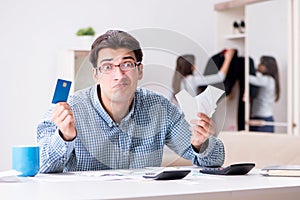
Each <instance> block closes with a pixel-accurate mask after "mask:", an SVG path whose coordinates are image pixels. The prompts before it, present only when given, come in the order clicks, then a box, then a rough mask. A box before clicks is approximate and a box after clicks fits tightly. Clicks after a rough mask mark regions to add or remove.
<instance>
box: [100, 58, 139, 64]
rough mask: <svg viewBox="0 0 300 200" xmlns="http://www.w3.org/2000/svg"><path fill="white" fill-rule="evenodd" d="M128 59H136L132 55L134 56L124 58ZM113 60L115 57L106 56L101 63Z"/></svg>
mask: <svg viewBox="0 0 300 200" xmlns="http://www.w3.org/2000/svg"><path fill="white" fill-rule="evenodd" d="M127 59H132V60H135V59H134V57H132V56H125V57H123V58H122V60H127ZM112 60H113V58H104V59H103V60H101V61H100V63H103V62H108V61H112Z"/></svg>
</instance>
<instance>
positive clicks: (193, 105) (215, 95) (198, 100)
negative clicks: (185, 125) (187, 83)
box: [175, 85, 224, 123]
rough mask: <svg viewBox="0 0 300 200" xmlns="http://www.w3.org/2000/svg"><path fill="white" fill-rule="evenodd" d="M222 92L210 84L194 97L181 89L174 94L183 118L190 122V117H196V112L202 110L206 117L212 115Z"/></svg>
mask: <svg viewBox="0 0 300 200" xmlns="http://www.w3.org/2000/svg"><path fill="white" fill-rule="evenodd" d="M223 93H224V91H223V90H220V89H218V88H216V87H213V86H211V85H209V86H207V88H206V89H205V91H204V92H202V93H201V94H199V95H198V96H196V97H192V96H191V95H190V94H189V93H188V92H187V91H186V90H184V89H183V90H181V91H180V92H179V93H177V94H176V95H175V97H176V99H177V101H178V103H179V106H180V108H181V110H182V111H183V113H184V114H185V119H186V120H187V121H188V122H189V123H190V121H191V120H192V119H197V113H198V112H202V113H204V114H206V115H207V116H208V117H212V115H213V114H214V112H215V111H216V108H217V102H218V100H219V98H220V97H221V96H222V94H223Z"/></svg>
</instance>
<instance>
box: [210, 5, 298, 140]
mask: <svg viewBox="0 0 300 200" xmlns="http://www.w3.org/2000/svg"><path fill="white" fill-rule="evenodd" d="M264 2H266V3H264ZM295 2H297V1H295V0H287V1H283V0H278V1H270V0H232V1H224V2H222V3H218V4H216V5H215V6H214V8H215V11H216V13H217V20H218V21H217V27H218V33H217V45H218V48H219V49H224V48H236V49H237V50H238V54H239V56H245V57H246V58H247V57H249V52H250V53H251V57H252V56H254V57H252V58H256V59H257V60H256V61H258V58H259V55H260V56H261V55H263V54H265V53H266V54H267V55H268V54H269V55H274V56H275V58H276V60H277V62H278V64H279V73H280V75H281V76H282V77H281V80H282V83H281V87H282V88H283V90H282V94H281V95H282V96H281V99H280V101H279V103H278V102H277V103H276V107H278V108H276V109H275V110H274V112H275V114H277V115H275V116H277V119H278V120H279V121H277V120H276V117H275V120H276V121H275V122H274V125H275V126H279V127H280V126H281V127H282V128H278V130H279V132H280V133H288V134H291V133H292V132H293V131H294V130H295V129H294V130H293V128H294V127H293V126H294V122H293V121H294V119H296V120H297V117H292V115H293V113H294V112H295V111H293V110H292V108H291V105H292V104H293V99H294V94H295V92H292V91H291V90H292V89H291V88H293V87H292V86H293V84H292V83H293V81H292V77H293V74H292V73H291V71H292V64H291V63H292V61H291V60H292V59H293V58H292V57H295V54H294V53H293V50H291V46H293V45H292V41H291V38H292V34H291V33H292V31H293V28H292V27H291V26H292V25H290V27H287V26H286V27H285V26H284V25H286V24H289V23H291V21H292V18H293V16H292V14H291V12H290V11H291V8H292V7H293V6H292V5H293V4H295ZM256 3H262V4H260V5H258V4H256ZM250 4H253V5H250ZM280 5H281V6H280ZM287 7H288V9H287V10H286V8H287ZM254 8H255V9H254ZM274 10H276V11H277V10H281V11H282V12H281V13H278V14H277V15H276V16H273V13H274ZM254 12H255V13H254ZM292 13H294V12H292ZM285 18H288V19H287V21H281V20H282V19H285ZM241 20H243V21H244V22H245V24H246V28H245V32H244V33H237V32H236V31H235V30H234V28H233V22H234V21H236V22H238V23H239V22H240V21H241ZM268 20H269V21H268ZM294 20H295V17H294ZM274 21H276V23H273V22H274ZM277 22H279V23H277ZM282 22H283V24H282ZM266 24H267V26H266ZM268 26H269V27H268ZM276 26H277V27H276ZM280 26H283V28H281V29H280ZM247 28H248V30H247ZM268 28H270V29H268ZM272 30H273V34H270V31H272ZM274 30H275V31H274ZM279 32H284V33H279ZM285 32H289V33H288V34H287V33H285ZM278 33H279V34H286V35H287V38H289V39H287V38H285V39H286V40H281V38H280V36H279V37H278V36H276V35H279V34H278ZM257 38H259V40H258V41H257V40H256V39H257ZM266 41H272V42H266ZM275 41H276V42H277V44H276V43H275ZM259 42H260V43H261V44H258V43H259ZM278 42H280V43H278ZM280 44H281V48H280V47H279V48H280V49H281V50H276V48H278V46H280ZM285 45H286V46H285ZM283 46H284V48H282V47H283ZM257 47H258V48H257ZM282 51H284V52H286V54H284V55H285V57H283V56H282V54H280V53H282ZM289 56H291V57H289ZM246 60H247V59H246ZM257 64H258V63H257V62H255V67H256V65H257ZM245 67H246V68H245V79H246V80H245V82H246V83H248V74H249V64H248V62H246V63H245ZM245 87H246V88H245V91H249V84H245ZM237 96H238V94H235V99H232V100H230V101H227V110H230V113H227V116H226V118H229V119H230V120H228V119H226V120H227V121H226V122H225V125H224V129H225V130H232V129H228V127H232V126H233V125H234V124H236V121H237V120H236V110H237V109H236V107H237V102H236V101H237V100H236V98H237ZM245 99H246V103H245V119H246V122H247V124H246V126H245V127H246V130H248V123H249V115H250V106H249V98H248V94H246V98H245ZM279 107H280V108H282V107H286V108H287V109H285V111H284V112H282V110H281V111H280V108H279ZM297 108H298V107H297ZM298 110H299V109H297V113H298ZM294 116H295V114H294ZM293 118H294V119H293ZM298 121H299V120H298ZM278 124H280V125H278ZM284 127H285V128H284ZM294 134H297V133H294Z"/></svg>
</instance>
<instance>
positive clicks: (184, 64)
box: [172, 54, 195, 95]
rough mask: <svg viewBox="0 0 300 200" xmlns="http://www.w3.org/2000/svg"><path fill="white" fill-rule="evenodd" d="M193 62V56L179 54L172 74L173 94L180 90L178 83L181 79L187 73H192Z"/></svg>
mask: <svg viewBox="0 0 300 200" xmlns="http://www.w3.org/2000/svg"><path fill="white" fill-rule="evenodd" d="M194 64H195V56H194V55H192V54H186V55H182V56H179V57H178V58H177V60H176V70H175V73H174V76H173V81H172V87H173V94H174V95H175V94H177V93H178V92H179V90H180V83H181V81H182V79H183V78H184V77H186V76H188V75H192V74H193V66H194Z"/></svg>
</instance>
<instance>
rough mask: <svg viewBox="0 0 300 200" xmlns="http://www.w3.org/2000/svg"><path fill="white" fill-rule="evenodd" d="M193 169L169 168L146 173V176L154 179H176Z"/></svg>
mask: <svg viewBox="0 0 300 200" xmlns="http://www.w3.org/2000/svg"><path fill="white" fill-rule="evenodd" d="M190 172H191V170H168V171H162V172H159V173H146V174H145V175H144V176H143V177H144V178H151V179H153V180H176V179H182V178H184V177H186V175H188V174H189V173H190Z"/></svg>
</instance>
